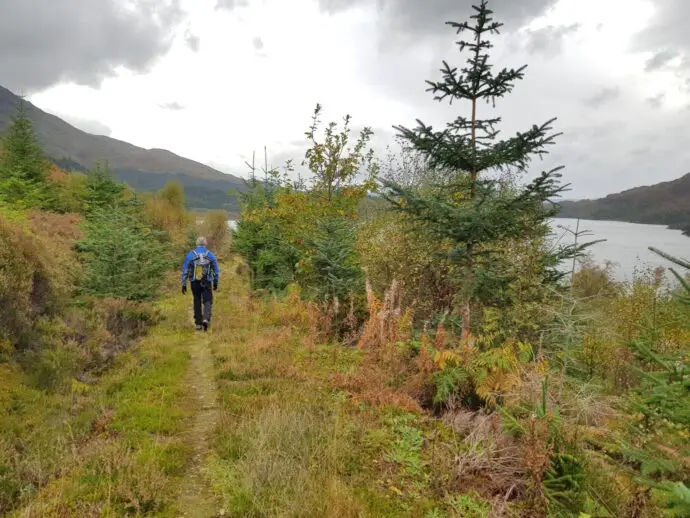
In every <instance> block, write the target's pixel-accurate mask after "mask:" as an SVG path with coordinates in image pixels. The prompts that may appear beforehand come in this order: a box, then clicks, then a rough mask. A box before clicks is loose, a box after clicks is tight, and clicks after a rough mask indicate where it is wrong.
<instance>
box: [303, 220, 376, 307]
mask: <svg viewBox="0 0 690 518" xmlns="http://www.w3.org/2000/svg"><path fill="white" fill-rule="evenodd" d="M355 239H356V234H355V229H354V225H353V224H352V223H351V222H349V221H347V220H345V219H343V218H328V219H325V220H323V221H319V222H318V224H317V227H316V235H315V237H314V238H313V240H312V242H311V247H312V248H313V250H314V252H313V256H312V258H311V264H312V268H313V271H312V277H311V278H310V283H309V284H310V285H311V286H312V288H313V289H314V290H315V291H316V294H315V295H316V299H317V300H320V301H332V300H333V299H334V298H335V299H338V300H340V301H341V302H342V301H346V300H348V299H349V297H350V296H351V294H352V293H356V292H361V291H362V290H363V288H364V282H363V279H362V269H361V267H360V264H359V260H358V257H357V252H356V250H355Z"/></svg>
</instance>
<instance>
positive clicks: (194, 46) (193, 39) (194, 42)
mask: <svg viewBox="0 0 690 518" xmlns="http://www.w3.org/2000/svg"><path fill="white" fill-rule="evenodd" d="M184 41H185V43H186V44H187V46H188V47H189V48H190V49H191V50H192V51H193V52H199V47H200V45H201V38H199V36H197V35H196V34H194V33H193V32H192V31H191V30H189V29H187V32H186V33H185V35H184Z"/></svg>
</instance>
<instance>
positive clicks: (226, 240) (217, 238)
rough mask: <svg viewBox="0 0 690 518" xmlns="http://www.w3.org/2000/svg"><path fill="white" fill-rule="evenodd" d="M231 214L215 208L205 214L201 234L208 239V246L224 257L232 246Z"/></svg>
mask: <svg viewBox="0 0 690 518" xmlns="http://www.w3.org/2000/svg"><path fill="white" fill-rule="evenodd" d="M229 219H230V215H229V214H228V213H227V212H226V211H224V210H214V211H211V212H209V213H208V214H206V215H205V216H204V222H203V224H202V225H201V229H200V232H201V235H203V236H204V237H206V239H208V246H209V248H211V249H212V250H213V251H214V252H215V253H216V255H218V256H219V257H222V256H223V255H224V254H225V253H226V252H227V250H228V248H229V246H230V227H229V226H228V220H229Z"/></svg>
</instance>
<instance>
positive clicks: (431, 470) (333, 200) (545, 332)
mask: <svg viewBox="0 0 690 518" xmlns="http://www.w3.org/2000/svg"><path fill="white" fill-rule="evenodd" d="M470 14H471V15H472V17H471V18H469V19H468V21H467V22H461V23H453V24H451V28H452V29H453V30H454V31H456V32H457V33H458V34H457V35H456V36H455V37H456V39H460V42H459V43H458V45H459V50H460V54H461V59H462V58H465V57H468V56H469V59H468V60H467V61H466V62H465V61H464V60H463V63H464V64H462V65H460V66H459V67H458V68H457V69H456V68H454V66H453V65H452V64H450V63H449V64H445V63H444V65H443V69H442V73H441V78H440V80H439V81H438V82H433V83H431V85H430V86H431V88H432V94H433V95H434V97H435V98H436V99H437V100H438V101H449V100H450V99H451V98H452V99H453V100H454V101H455V102H454V103H453V105H452V106H453V109H455V110H457V113H459V114H460V117H459V118H458V119H456V120H455V121H453V122H451V123H450V124H449V125H448V126H447V127H446V128H444V129H443V130H435V129H432V128H430V127H428V126H426V125H425V124H424V123H423V122H419V125H418V127H417V128H416V129H408V128H407V127H405V126H401V127H400V128H399V132H400V142H401V144H402V146H401V148H400V150H399V151H396V156H395V157H393V158H394V159H392V160H384V161H381V160H379V159H377V157H375V156H374V154H373V152H372V151H371V147H370V143H371V140H372V132H371V130H370V129H369V128H364V129H362V130H361V131H358V132H357V131H354V130H353V129H352V127H353V123H352V120H351V118H350V117H349V116H347V117H345V118H344V119H343V120H342V122H330V123H329V122H324V121H322V119H321V106H320V105H317V106H316V109H315V111H314V113H313V114H312V119H311V122H309V120H308V118H307V119H306V120H305V127H306V136H307V138H308V140H309V142H310V144H309V149H308V150H307V152H306V154H305V164H306V165H307V167H308V169H309V175H307V176H306V177H304V178H300V179H299V180H295V179H294V178H292V177H291V176H289V175H288V174H285V173H283V174H280V173H279V172H278V171H277V170H265V171H262V172H261V174H259V173H258V172H257V171H252V175H251V178H250V181H249V185H248V189H247V190H246V192H243V193H241V194H240V195H239V197H238V200H239V203H240V204H241V212H240V214H239V219H238V227H237V229H236V231H233V232H230V230H229V228H228V225H227V220H228V213H227V212H224V211H210V212H203V213H192V212H190V211H188V210H187V209H186V206H187V204H186V200H185V198H186V195H187V194H186V189H185V188H184V187H183V186H182V185H181V184H180V183H169V184H167V185H164V186H163V187H162V188H160V189H158V190H157V191H156V192H149V193H141V192H137V191H135V190H133V189H132V188H131V187H129V186H127V185H125V184H122V183H119V182H118V181H117V180H116V179H115V178H114V177H113V175H112V174H111V172H110V171H109V169H108V168H107V167H104V166H101V165H94V166H93V167H92V168H90V169H89V171H88V174H76V173H75V174H68V173H66V172H65V171H63V170H61V169H59V168H57V167H56V166H54V165H51V163H50V162H49V161H47V160H46V159H45V158H44V151H43V150H42V149H41V147H40V145H39V144H38V141H37V137H36V134H35V131H34V129H33V125H32V121H31V119H30V118H29V117H27V114H26V112H24V111H21V110H20V111H19V112H16V113H15V115H14V118H13V122H12V124H11V126H10V128H9V131H8V133H7V136H6V137H5V139H4V140H3V141H2V148H3V152H2V155H1V156H0V307H2V308H3V310H2V312H0V514H2V515H7V516H11V517H17V518H18V517H42V518H44V517H45V518H58V517H60V518H62V517H65V516H74V517H92V516H108V517H115V516H157V517H158V516H160V517H178V516H199V517H206V518H208V517H220V516H232V517H314V518H316V517H319V518H321V517H326V518H342V517H353V518H354V517H377V518H378V517H401V516H402V517H415V518H416V517H423V518H461V517H462V518H490V517H491V518H493V517H506V518H508V517H511V518H513V517H524V518H533V517H537V518H539V517H550V518H551V517H553V518H561V517H563V518H565V517H574V518H587V517H589V518H618V517H640V518H663V517H677V518H680V517H686V516H688V515H690V489H688V488H689V487H690V462H689V461H688V459H690V397H688V396H689V395H690V356H689V354H688V353H689V352H690V284H688V282H687V280H686V279H687V278H688V277H687V275H688V273H690V264H689V263H688V262H687V261H686V260H684V259H682V258H675V257H670V256H667V255H666V254H665V253H664V251H663V250H655V252H656V253H658V254H660V255H662V256H663V257H665V258H666V259H667V260H668V263H669V266H670V267H671V268H673V275H675V278H676V280H678V281H679V283H680V284H679V285H674V286H676V287H672V286H671V285H670V284H668V283H667V282H666V281H665V279H664V275H663V273H664V272H663V271H662V270H657V271H646V270H642V269H640V270H639V271H637V272H636V275H635V277H634V279H633V281H631V282H629V283H618V282H615V281H614V280H613V279H612V276H611V275H610V272H609V271H607V270H606V269H605V268H601V267H598V266H594V265H591V264H589V263H588V262H587V261H586V259H585V258H583V254H585V252H586V249H587V244H586V243H585V244H583V245H581V246H578V247H561V248H554V247H553V245H552V243H551V241H550V235H549V228H548V224H547V220H548V219H549V218H551V217H553V214H554V211H556V210H557V207H556V206H555V205H554V203H553V202H555V201H556V200H557V199H558V196H559V194H560V192H561V176H560V175H561V174H562V173H563V171H562V170H561V169H556V170H553V171H545V172H543V173H542V174H541V175H538V176H537V179H536V180H534V181H531V182H527V181H524V180H523V177H522V174H525V173H527V171H528V168H529V165H530V159H531V158H533V157H537V156H539V155H540V154H542V153H543V152H545V151H546V149H547V148H548V146H550V145H552V144H555V143H556V141H557V137H558V135H557V134H556V133H554V131H553V130H552V127H555V121H548V122H547V123H546V124H538V125H534V126H532V127H531V129H529V130H528V131H526V132H525V133H519V134H517V135H515V136H513V137H509V138H506V139H504V140H501V139H500V138H499V134H497V133H495V132H494V130H493V128H494V127H498V126H499V125H500V119H498V118H496V119H489V120H486V119H482V118H481V117H487V116H490V114H489V111H490V110H493V108H492V103H489V104H488V105H487V104H486V103H485V102H484V101H485V100H487V99H488V100H489V101H493V100H495V101H496V104H497V105H498V106H499V107H500V101H501V99H502V98H503V97H505V96H507V95H508V94H510V92H511V91H512V89H513V88H514V87H515V88H517V87H518V85H519V81H520V80H522V79H523V76H524V75H525V73H526V71H525V69H524V67H523V68H517V69H506V70H498V69H494V68H490V64H491V56H490V54H489V53H490V51H491V45H490V43H489V42H490V39H491V37H492V35H493V34H495V33H496V32H497V31H498V29H499V28H500V25H499V24H497V23H496V22H495V21H494V20H493V15H492V13H491V11H489V10H488V7H487V4H486V2H482V3H481V4H480V5H478V6H476V7H475V8H474V10H473V11H472V13H470ZM499 14H500V13H499ZM448 36H449V38H450V37H452V36H453V35H452V34H451V33H449V34H448ZM463 40H464V41H463ZM492 113H493V111H492ZM421 118H422V117H420V119H421ZM507 171H509V172H510V174H503V173H504V172H507ZM257 176H261V178H262V179H264V178H268V181H262V182H259V181H257V180H256V177H257ZM372 195H375V198H372ZM199 235H204V236H207V237H208V239H209V242H210V248H211V249H212V250H213V251H214V252H216V254H217V256H218V258H219V261H220V266H221V280H220V289H219V290H218V291H217V292H216V295H215V305H214V319H213V322H212V326H211V329H210V331H209V332H208V333H199V332H196V331H195V330H194V328H193V325H192V319H191V299H190V298H189V297H183V296H182V295H180V293H179V283H180V277H179V269H180V266H181V262H182V260H183V257H184V254H185V253H186V252H187V250H189V248H190V247H192V246H193V244H194V240H195V238H196V237H197V236H199ZM572 258H580V259H581V260H580V262H579V264H580V266H579V268H577V269H576V270H575V271H574V272H569V273H568V274H567V275H564V274H563V273H561V271H560V270H559V269H558V268H557V266H558V265H559V263H560V262H561V261H562V260H564V259H568V264H571V262H570V261H571V260H572Z"/></svg>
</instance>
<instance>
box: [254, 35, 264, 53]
mask: <svg viewBox="0 0 690 518" xmlns="http://www.w3.org/2000/svg"><path fill="white" fill-rule="evenodd" d="M252 45H254V50H263V48H264V40H262V39H261V38H260V37H259V36H255V37H254V39H253V40H252Z"/></svg>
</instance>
